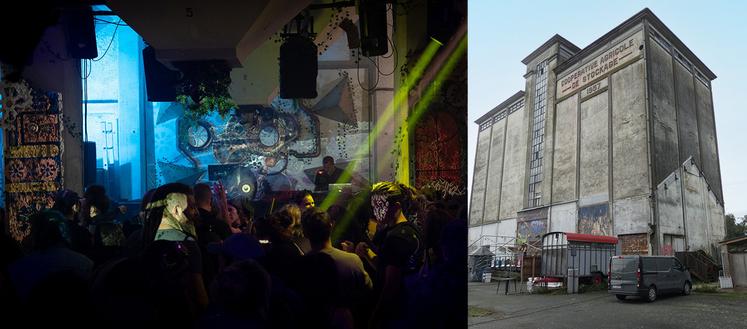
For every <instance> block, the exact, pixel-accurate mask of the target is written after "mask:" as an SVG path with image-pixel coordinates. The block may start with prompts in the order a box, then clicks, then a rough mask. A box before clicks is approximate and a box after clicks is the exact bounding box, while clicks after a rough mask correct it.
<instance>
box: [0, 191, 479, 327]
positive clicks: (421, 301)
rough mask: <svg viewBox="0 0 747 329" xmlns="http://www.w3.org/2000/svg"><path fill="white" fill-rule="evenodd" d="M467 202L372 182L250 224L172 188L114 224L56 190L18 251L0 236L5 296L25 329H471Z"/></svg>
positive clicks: (92, 204) (228, 205)
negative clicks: (39, 328)
mask: <svg viewBox="0 0 747 329" xmlns="http://www.w3.org/2000/svg"><path fill="white" fill-rule="evenodd" d="M465 205H466V202H465V201H464V200H463V196H462V197H456V196H450V195H447V194H444V193H440V192H439V191H416V190H415V189H413V188H410V187H408V186H406V185H404V184H400V183H396V182H379V183H376V184H374V185H373V186H372V187H371V188H370V189H366V190H364V191H361V192H358V193H356V194H355V195H354V196H353V197H352V198H351V199H350V200H347V202H345V204H336V205H333V206H330V207H329V208H328V209H321V208H318V207H317V204H316V202H315V200H314V198H313V194H312V193H311V192H309V191H301V192H298V193H296V196H295V198H294V199H293V200H292V201H291V202H288V203H287V204H283V205H280V204H273V205H272V206H271V207H270V209H271V211H268V212H263V213H255V212H254V209H255V207H254V205H253V202H252V200H249V199H246V198H242V197H239V198H236V199H231V200H228V199H227V197H226V193H225V190H224V189H223V187H222V185H221V184H213V185H212V186H211V185H209V184H205V183H200V184H196V185H194V186H192V187H190V186H187V185H183V184H180V183H170V184H166V185H163V186H160V187H158V188H156V189H153V190H150V191H148V192H147V193H146V194H145V195H144V196H143V198H142V202H141V207H140V208H141V209H140V212H139V214H138V215H137V216H135V217H133V218H123V214H124V212H123V211H122V209H120V207H118V206H116V205H115V204H114V203H113V202H112V201H111V200H109V198H108V197H107V196H106V191H105V190H104V188H103V187H101V186H95V185H94V186H90V187H88V188H87V189H86V190H85V193H83V196H82V197H80V196H79V195H78V194H77V193H76V192H74V191H70V190H62V191H59V192H58V193H57V195H56V198H55V202H54V206H53V207H52V208H51V209H44V210H41V211H39V212H38V213H37V214H35V215H34V216H32V218H31V220H30V224H31V234H30V235H29V237H28V238H27V239H26V240H24V241H22V242H20V243H19V242H17V241H15V240H13V239H12V238H10V237H9V236H8V235H7V232H3V234H2V235H1V236H0V240H1V241H0V268H1V269H2V271H0V299H2V300H3V301H6V302H3V305H9V306H8V307H7V308H6V309H5V310H6V311H7V312H4V313H5V314H6V315H7V317H8V318H7V320H10V319H11V318H15V319H14V320H15V321H12V322H9V323H19V322H16V321H20V323H24V324H26V325H31V326H35V325H40V324H42V323H44V322H45V321H49V320H50V319H54V321H55V322H56V323H57V324H58V325H64V326H67V325H70V326H73V327H77V328H87V327H94V326H95V327H102V326H103V327H122V328H125V327H151V326H168V327H181V328H186V327H190V328H227V327H228V328H230V327H232V326H238V327H241V328H457V327H466V324H467V317H466V305H467V300H466V298H467V297H466V282H467V277H466V275H467V274H466V271H465V266H464V265H465V264H466V239H467V224H466V211H465V209H464V206H465ZM4 226H5V225H4Z"/></svg>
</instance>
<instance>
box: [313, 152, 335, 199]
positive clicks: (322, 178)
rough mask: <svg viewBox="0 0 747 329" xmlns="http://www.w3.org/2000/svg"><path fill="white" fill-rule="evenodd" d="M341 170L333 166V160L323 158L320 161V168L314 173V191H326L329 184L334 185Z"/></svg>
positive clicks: (326, 157)
mask: <svg viewBox="0 0 747 329" xmlns="http://www.w3.org/2000/svg"><path fill="white" fill-rule="evenodd" d="M340 175H342V170H340V169H339V168H337V167H336V166H335V158H333V157H331V156H325V157H324V158H323V159H322V168H320V169H319V170H318V171H317V172H316V177H315V178H314V191H328V190H329V184H335V183H337V181H339V180H340Z"/></svg>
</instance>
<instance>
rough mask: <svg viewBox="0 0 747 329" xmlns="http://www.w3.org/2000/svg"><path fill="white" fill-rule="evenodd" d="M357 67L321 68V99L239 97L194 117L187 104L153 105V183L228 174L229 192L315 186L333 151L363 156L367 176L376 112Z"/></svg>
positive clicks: (345, 157) (342, 160)
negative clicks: (227, 109)
mask: <svg viewBox="0 0 747 329" xmlns="http://www.w3.org/2000/svg"><path fill="white" fill-rule="evenodd" d="M355 74H356V72H355V70H320V71H319V78H318V80H317V83H318V87H317V88H318V91H319V97H317V98H316V99H309V100H290V99H282V98H279V97H274V98H273V99H272V100H271V101H270V102H269V104H240V105H239V106H238V108H237V109H235V110H234V111H232V112H231V113H230V114H228V115H226V116H225V117H221V116H220V115H218V114H216V113H213V114H211V115H209V116H206V117H203V118H199V119H196V120H194V119H190V118H189V117H188V116H185V115H184V110H183V108H182V106H181V105H180V104H178V103H170V104H162V105H163V106H160V107H159V108H156V109H154V117H155V119H154V120H155V128H154V139H155V140H156V141H159V142H158V143H157V144H156V145H155V158H156V159H157V161H156V162H157V166H156V181H155V182H153V184H154V185H159V184H163V183H166V182H175V181H177V182H182V183H185V184H190V185H191V184H194V183H195V182H197V181H206V180H211V181H214V180H217V179H221V180H222V181H224V185H226V187H227V188H228V190H229V191H228V192H229V193H231V194H237V193H245V194H251V195H253V196H255V197H261V195H259V194H261V193H273V192H283V191H294V190H302V189H309V190H313V189H314V176H315V173H316V171H317V170H318V169H319V168H320V167H321V166H322V158H323V157H325V156H327V155H329V156H332V157H334V158H335V163H336V165H337V167H338V168H340V169H344V168H345V166H346V165H347V164H348V163H349V162H351V161H354V160H356V161H359V165H358V167H357V171H356V174H357V175H359V176H361V177H364V178H367V179H368V177H369V174H368V172H369V162H368V152H367V148H368V145H367V143H366V137H367V135H368V129H369V123H370V118H369V111H368V110H367V104H366V100H365V99H364V98H363V97H362V96H361V95H362V93H361V88H360V85H359V84H358V83H357V82H354V81H355V80H356V76H355ZM359 148H365V149H364V150H363V151H364V152H362V153H360V152H357V151H358V150H359ZM356 153H358V154H363V156H361V157H359V158H356ZM149 187H150V188H152V187H153V186H149Z"/></svg>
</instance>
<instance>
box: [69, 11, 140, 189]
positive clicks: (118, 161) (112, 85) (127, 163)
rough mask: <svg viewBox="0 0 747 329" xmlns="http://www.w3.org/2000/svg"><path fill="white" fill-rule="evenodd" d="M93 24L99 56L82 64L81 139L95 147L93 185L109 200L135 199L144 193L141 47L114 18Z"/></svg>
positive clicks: (105, 17)
mask: <svg viewBox="0 0 747 329" xmlns="http://www.w3.org/2000/svg"><path fill="white" fill-rule="evenodd" d="M94 11H108V9H107V8H106V7H105V6H94ZM94 23H95V31H96V44H97V47H98V54H99V56H98V57H97V58H95V59H83V60H81V79H82V87H83V112H84V113H83V115H84V119H83V120H84V122H83V124H84V131H83V138H84V140H86V141H89V142H94V143H96V183H97V184H100V185H103V186H104V187H105V188H106V190H107V194H109V196H110V197H111V198H112V199H115V200H134V199H139V198H140V197H141V196H142V195H143V193H144V192H145V191H144V189H145V181H144V178H143V172H144V170H145V168H143V167H144V158H143V157H144V152H142V148H143V147H144V145H143V142H144V135H145V133H146V131H145V130H146V129H145V123H144V120H143V117H144V115H143V114H142V113H143V111H144V108H145V92H144V89H145V88H144V82H143V78H142V76H143V75H142V56H141V52H142V49H143V41H142V38H141V37H140V36H139V35H138V34H137V33H135V31H134V30H132V28H130V27H129V26H127V24H126V23H124V22H123V21H122V20H121V19H120V18H119V17H117V16H113V15H99V16H95V18H94Z"/></svg>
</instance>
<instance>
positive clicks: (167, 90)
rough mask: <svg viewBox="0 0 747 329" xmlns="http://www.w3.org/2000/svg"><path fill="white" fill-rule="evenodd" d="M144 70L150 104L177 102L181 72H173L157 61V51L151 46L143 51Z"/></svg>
mask: <svg viewBox="0 0 747 329" xmlns="http://www.w3.org/2000/svg"><path fill="white" fill-rule="evenodd" d="M143 70H144V71H145V88H146V90H147V92H148V101H149V102H174V101H176V87H177V84H178V82H179V75H180V74H179V71H174V70H171V69H169V68H168V67H166V65H163V64H162V63H161V62H159V61H158V60H157V59H156V50H155V49H153V47H151V46H148V47H145V48H144V49H143Z"/></svg>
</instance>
